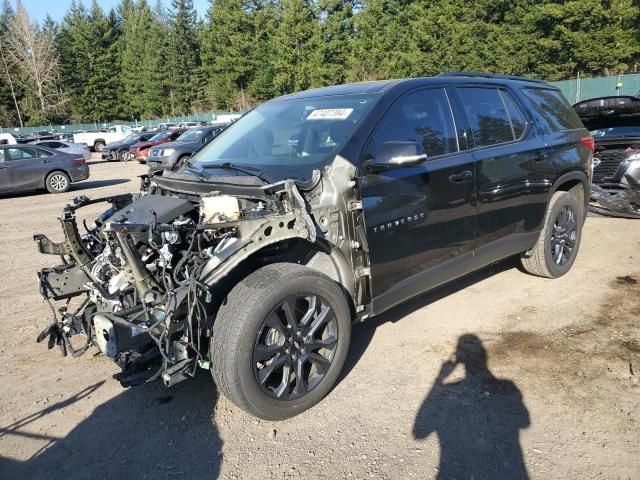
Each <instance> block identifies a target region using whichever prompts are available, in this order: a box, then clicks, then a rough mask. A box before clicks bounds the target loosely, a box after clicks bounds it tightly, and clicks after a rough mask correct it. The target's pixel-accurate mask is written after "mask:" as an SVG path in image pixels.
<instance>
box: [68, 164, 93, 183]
mask: <svg viewBox="0 0 640 480" xmlns="http://www.w3.org/2000/svg"><path fill="white" fill-rule="evenodd" d="M69 177H71V181H72V182H80V181H82V180H86V179H87V178H89V165H86V164H85V165H77V166H75V167H73V168H71V169H70V170H69Z"/></svg>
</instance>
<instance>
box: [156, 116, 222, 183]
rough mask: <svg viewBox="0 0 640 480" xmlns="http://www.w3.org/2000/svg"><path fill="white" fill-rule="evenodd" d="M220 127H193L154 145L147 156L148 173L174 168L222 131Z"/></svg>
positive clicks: (178, 166)
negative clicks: (166, 141) (168, 141)
mask: <svg viewBox="0 0 640 480" xmlns="http://www.w3.org/2000/svg"><path fill="white" fill-rule="evenodd" d="M222 130H223V128H222V127H210V126H207V127H194V128H190V129H189V130H187V131H186V132H184V133H183V134H182V135H180V136H179V137H178V138H177V139H176V140H175V141H174V142H172V143H165V144H163V145H156V146H155V147H153V148H152V149H151V152H150V154H149V156H148V157H147V165H148V166H149V174H151V175H153V174H156V173H158V172H161V171H162V170H164V169H167V170H176V169H178V168H180V167H182V166H183V165H184V162H185V161H186V160H188V159H189V157H191V155H193V154H194V153H195V152H197V151H198V150H200V149H201V148H202V147H204V146H205V145H206V144H207V143H209V142H210V141H211V140H213V139H214V138H215V137H217V136H218V135H219V134H220V132H222Z"/></svg>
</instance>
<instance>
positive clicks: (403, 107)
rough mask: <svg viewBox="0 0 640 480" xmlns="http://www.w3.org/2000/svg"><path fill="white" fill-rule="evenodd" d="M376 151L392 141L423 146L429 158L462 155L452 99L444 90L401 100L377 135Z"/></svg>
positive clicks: (406, 96)
mask: <svg viewBox="0 0 640 480" xmlns="http://www.w3.org/2000/svg"><path fill="white" fill-rule="evenodd" d="M374 141H375V149H376V150H377V149H379V148H380V147H381V146H382V144H384V143H385V142H390V141H413V142H419V143H422V145H423V146H424V150H425V153H426V154H427V157H435V156H437V155H444V154H447V153H453V152H457V151H458V140H457V138H456V129H455V125H454V123H453V117H452V115H451V107H450V105H449V99H448V98H447V95H446V93H445V91H444V89H442V88H434V89H428V90H419V91H417V92H413V93H410V94H408V95H405V96H404V97H402V98H400V100H398V101H397V102H396V103H394V104H393V106H392V107H391V109H390V110H389V111H388V112H387V113H386V114H385V116H384V118H383V119H382V122H381V124H380V125H379V126H378V128H377V131H376V133H375V134H374Z"/></svg>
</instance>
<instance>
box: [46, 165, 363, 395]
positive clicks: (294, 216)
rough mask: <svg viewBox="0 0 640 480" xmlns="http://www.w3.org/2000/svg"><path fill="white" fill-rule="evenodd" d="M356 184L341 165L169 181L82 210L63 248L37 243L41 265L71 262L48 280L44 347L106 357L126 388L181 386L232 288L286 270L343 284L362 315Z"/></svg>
mask: <svg viewBox="0 0 640 480" xmlns="http://www.w3.org/2000/svg"><path fill="white" fill-rule="evenodd" d="M354 176H355V167H354V166H353V165H352V164H351V163H349V162H348V161H346V160H344V159H342V158H341V157H339V156H338V157H336V159H335V160H334V162H333V163H332V164H331V165H330V166H328V167H326V168H325V169H324V171H323V172H320V171H315V172H314V175H313V178H311V179H310V180H309V181H307V182H305V183H303V182H296V181H294V180H285V181H282V182H278V183H275V184H268V185H266V184H265V183H266V182H264V181H263V180H261V179H259V178H256V177H252V176H233V177H218V178H212V179H208V180H207V181H205V180H203V179H201V178H198V177H197V176H195V175H193V174H190V173H175V172H165V175H164V176H162V177H152V178H151V179H149V178H147V177H143V186H142V188H141V191H140V192H138V193H134V194H126V195H119V196H114V197H108V198H99V199H89V198H87V197H84V196H82V197H78V198H76V199H74V201H73V202H72V203H71V204H69V205H67V206H66V207H65V208H64V210H63V214H62V216H61V217H60V219H59V220H60V223H61V225H62V229H63V233H64V241H63V242H60V243H54V242H52V241H51V240H49V239H48V238H47V237H46V236H45V235H42V234H38V235H35V236H34V239H35V241H36V242H37V245H38V249H39V251H40V252H41V253H44V254H52V255H57V256H59V257H60V258H61V260H62V262H61V264H60V265H59V266H56V267H53V268H45V269H42V270H41V271H40V272H38V278H39V286H40V293H41V294H42V296H43V297H44V298H45V299H46V300H47V301H48V302H49V304H50V305H51V310H52V315H53V322H52V323H51V325H50V326H49V327H47V328H46V329H45V330H44V331H43V332H42V333H41V334H40V335H39V336H38V339H37V340H38V342H42V341H44V340H48V346H49V348H53V347H54V346H56V345H58V346H59V347H60V349H61V350H62V352H63V354H64V355H67V354H70V355H72V356H74V357H77V356H80V355H82V354H83V353H85V352H86V351H87V350H89V349H90V348H91V347H92V346H95V347H97V348H98V349H99V350H100V351H101V352H102V353H103V354H104V355H106V356H108V357H110V358H112V359H113V360H114V361H115V362H116V363H117V364H118V365H119V367H120V368H121V370H122V371H121V373H119V374H118V375H116V378H117V379H118V380H119V381H120V382H121V383H122V385H123V386H133V385H139V384H143V383H147V382H151V381H154V380H156V379H161V380H162V381H163V382H164V384H165V385H167V386H171V385H173V384H175V383H177V382H179V381H181V380H184V379H186V378H188V377H191V376H193V375H195V372H196V369H197V368H198V367H202V368H205V369H208V368H209V362H210V352H209V338H210V336H211V328H212V326H213V323H214V322H215V312H216V309H217V307H218V306H219V305H220V303H221V302H223V301H224V297H225V295H226V293H227V292H228V290H229V288H230V286H232V285H233V283H234V282H236V281H237V280H238V278H241V277H242V276H243V275H245V274H246V272H250V271H251V270H252V269H255V268H256V267H257V266H260V265H264V264H267V263H272V262H276V261H283V260H284V261H289V262H295V263H302V264H305V265H308V266H310V267H312V268H315V269H317V270H319V271H322V272H323V273H325V274H326V275H327V276H329V277H330V278H333V279H335V280H336V281H338V282H339V283H340V284H341V285H342V286H343V287H344V289H345V290H346V291H347V292H348V293H349V294H350V295H351V297H352V299H353V301H354V305H356V308H357V310H358V311H359V312H363V310H364V307H360V306H361V305H364V304H366V303H367V301H368V298H369V290H370V289H369V287H368V278H366V277H367V275H366V272H367V271H368V268H367V267H368V257H367V247H366V239H365V238H364V229H363V228H362V212H361V208H358V203H359V202H357V201H355V188H354V182H353V178H354ZM100 202H106V203H108V204H110V207H109V208H108V209H107V210H105V211H104V212H103V213H102V214H101V215H100V216H99V217H98V218H96V219H95V221H94V222H93V224H92V225H87V223H86V222H84V228H85V230H86V231H85V233H83V234H81V233H80V232H79V228H78V222H77V216H76V212H77V211H78V210H80V209H81V208H83V207H86V206H88V205H93V204H96V203H100ZM352 239H358V241H354V240H352ZM358 272H364V273H361V274H359V273H358ZM72 300H73V303H78V302H79V305H74V307H73V308H72Z"/></svg>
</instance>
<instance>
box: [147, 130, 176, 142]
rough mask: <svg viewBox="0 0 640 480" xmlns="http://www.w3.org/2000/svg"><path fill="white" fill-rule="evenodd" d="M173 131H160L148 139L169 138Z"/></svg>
mask: <svg viewBox="0 0 640 480" xmlns="http://www.w3.org/2000/svg"><path fill="white" fill-rule="evenodd" d="M170 133H171V132H167V131H165V132H159V133H156V134H155V135H154V136H153V137H151V138H150V139H149V140H148V141H149V142H159V141H160V140H164V139H165V138H167V137H168V136H169V134H170Z"/></svg>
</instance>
